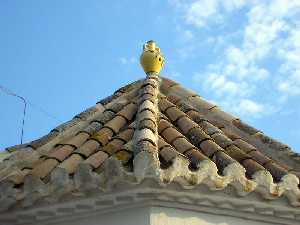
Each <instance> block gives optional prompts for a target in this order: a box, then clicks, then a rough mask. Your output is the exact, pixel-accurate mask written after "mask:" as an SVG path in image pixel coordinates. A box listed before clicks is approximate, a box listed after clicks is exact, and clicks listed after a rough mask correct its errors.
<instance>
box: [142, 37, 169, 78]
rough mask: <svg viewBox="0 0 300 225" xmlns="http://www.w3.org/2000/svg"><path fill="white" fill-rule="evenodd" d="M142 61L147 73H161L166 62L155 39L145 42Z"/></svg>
mask: <svg viewBox="0 0 300 225" xmlns="http://www.w3.org/2000/svg"><path fill="white" fill-rule="evenodd" d="M140 62H141V65H142V67H143V69H144V71H145V73H147V74H148V73H150V72H153V73H157V74H159V72H160V70H161V68H162V66H163V64H164V56H163V55H162V53H161V52H160V48H159V47H157V46H156V43H155V42H154V41H152V40H150V41H147V42H146V43H145V44H144V46H143V52H142V54H141V57H140Z"/></svg>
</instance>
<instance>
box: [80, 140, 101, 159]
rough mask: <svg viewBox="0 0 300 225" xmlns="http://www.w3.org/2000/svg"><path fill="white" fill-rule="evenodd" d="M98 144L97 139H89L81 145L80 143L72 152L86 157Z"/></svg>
mask: <svg viewBox="0 0 300 225" xmlns="http://www.w3.org/2000/svg"><path fill="white" fill-rule="evenodd" d="M99 146H100V144H99V143H98V142H97V141H95V140H93V139H90V140H88V141H86V142H85V143H84V144H83V145H81V146H80V147H79V148H78V149H76V150H75V151H74V153H79V154H82V155H84V156H85V157H88V156H89V155H91V154H92V153H93V152H95V151H96V150H97V148H98V147H99Z"/></svg>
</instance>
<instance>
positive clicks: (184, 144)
mask: <svg viewBox="0 0 300 225" xmlns="http://www.w3.org/2000/svg"><path fill="white" fill-rule="evenodd" d="M172 145H173V146H174V147H175V148H176V150H177V151H178V152H180V153H183V154H184V153H185V152H186V151H188V150H191V149H196V147H195V146H194V145H192V144H191V143H190V142H189V141H187V140H186V139H185V138H177V139H176V140H175V141H173V143H172Z"/></svg>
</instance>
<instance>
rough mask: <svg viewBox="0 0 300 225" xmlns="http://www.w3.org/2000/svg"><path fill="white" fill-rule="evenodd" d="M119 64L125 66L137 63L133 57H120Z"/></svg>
mask: <svg viewBox="0 0 300 225" xmlns="http://www.w3.org/2000/svg"><path fill="white" fill-rule="evenodd" d="M119 61H120V63H121V64H123V65H127V64H133V63H136V62H137V59H136V58H135V57H129V58H127V57H121V58H120V59H119Z"/></svg>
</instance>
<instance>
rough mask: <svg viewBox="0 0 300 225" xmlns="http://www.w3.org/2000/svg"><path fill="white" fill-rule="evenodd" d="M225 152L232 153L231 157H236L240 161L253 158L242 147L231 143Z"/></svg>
mask: <svg viewBox="0 0 300 225" xmlns="http://www.w3.org/2000/svg"><path fill="white" fill-rule="evenodd" d="M225 152H226V153H227V154H228V155H230V157H231V158H233V159H235V160H236V161H238V162H242V161H243V160H245V159H249V158H251V156H249V155H248V154H247V153H245V152H243V151H242V150H241V149H239V148H238V147H236V146H235V145H230V146H228V147H227V148H226V149H225Z"/></svg>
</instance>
